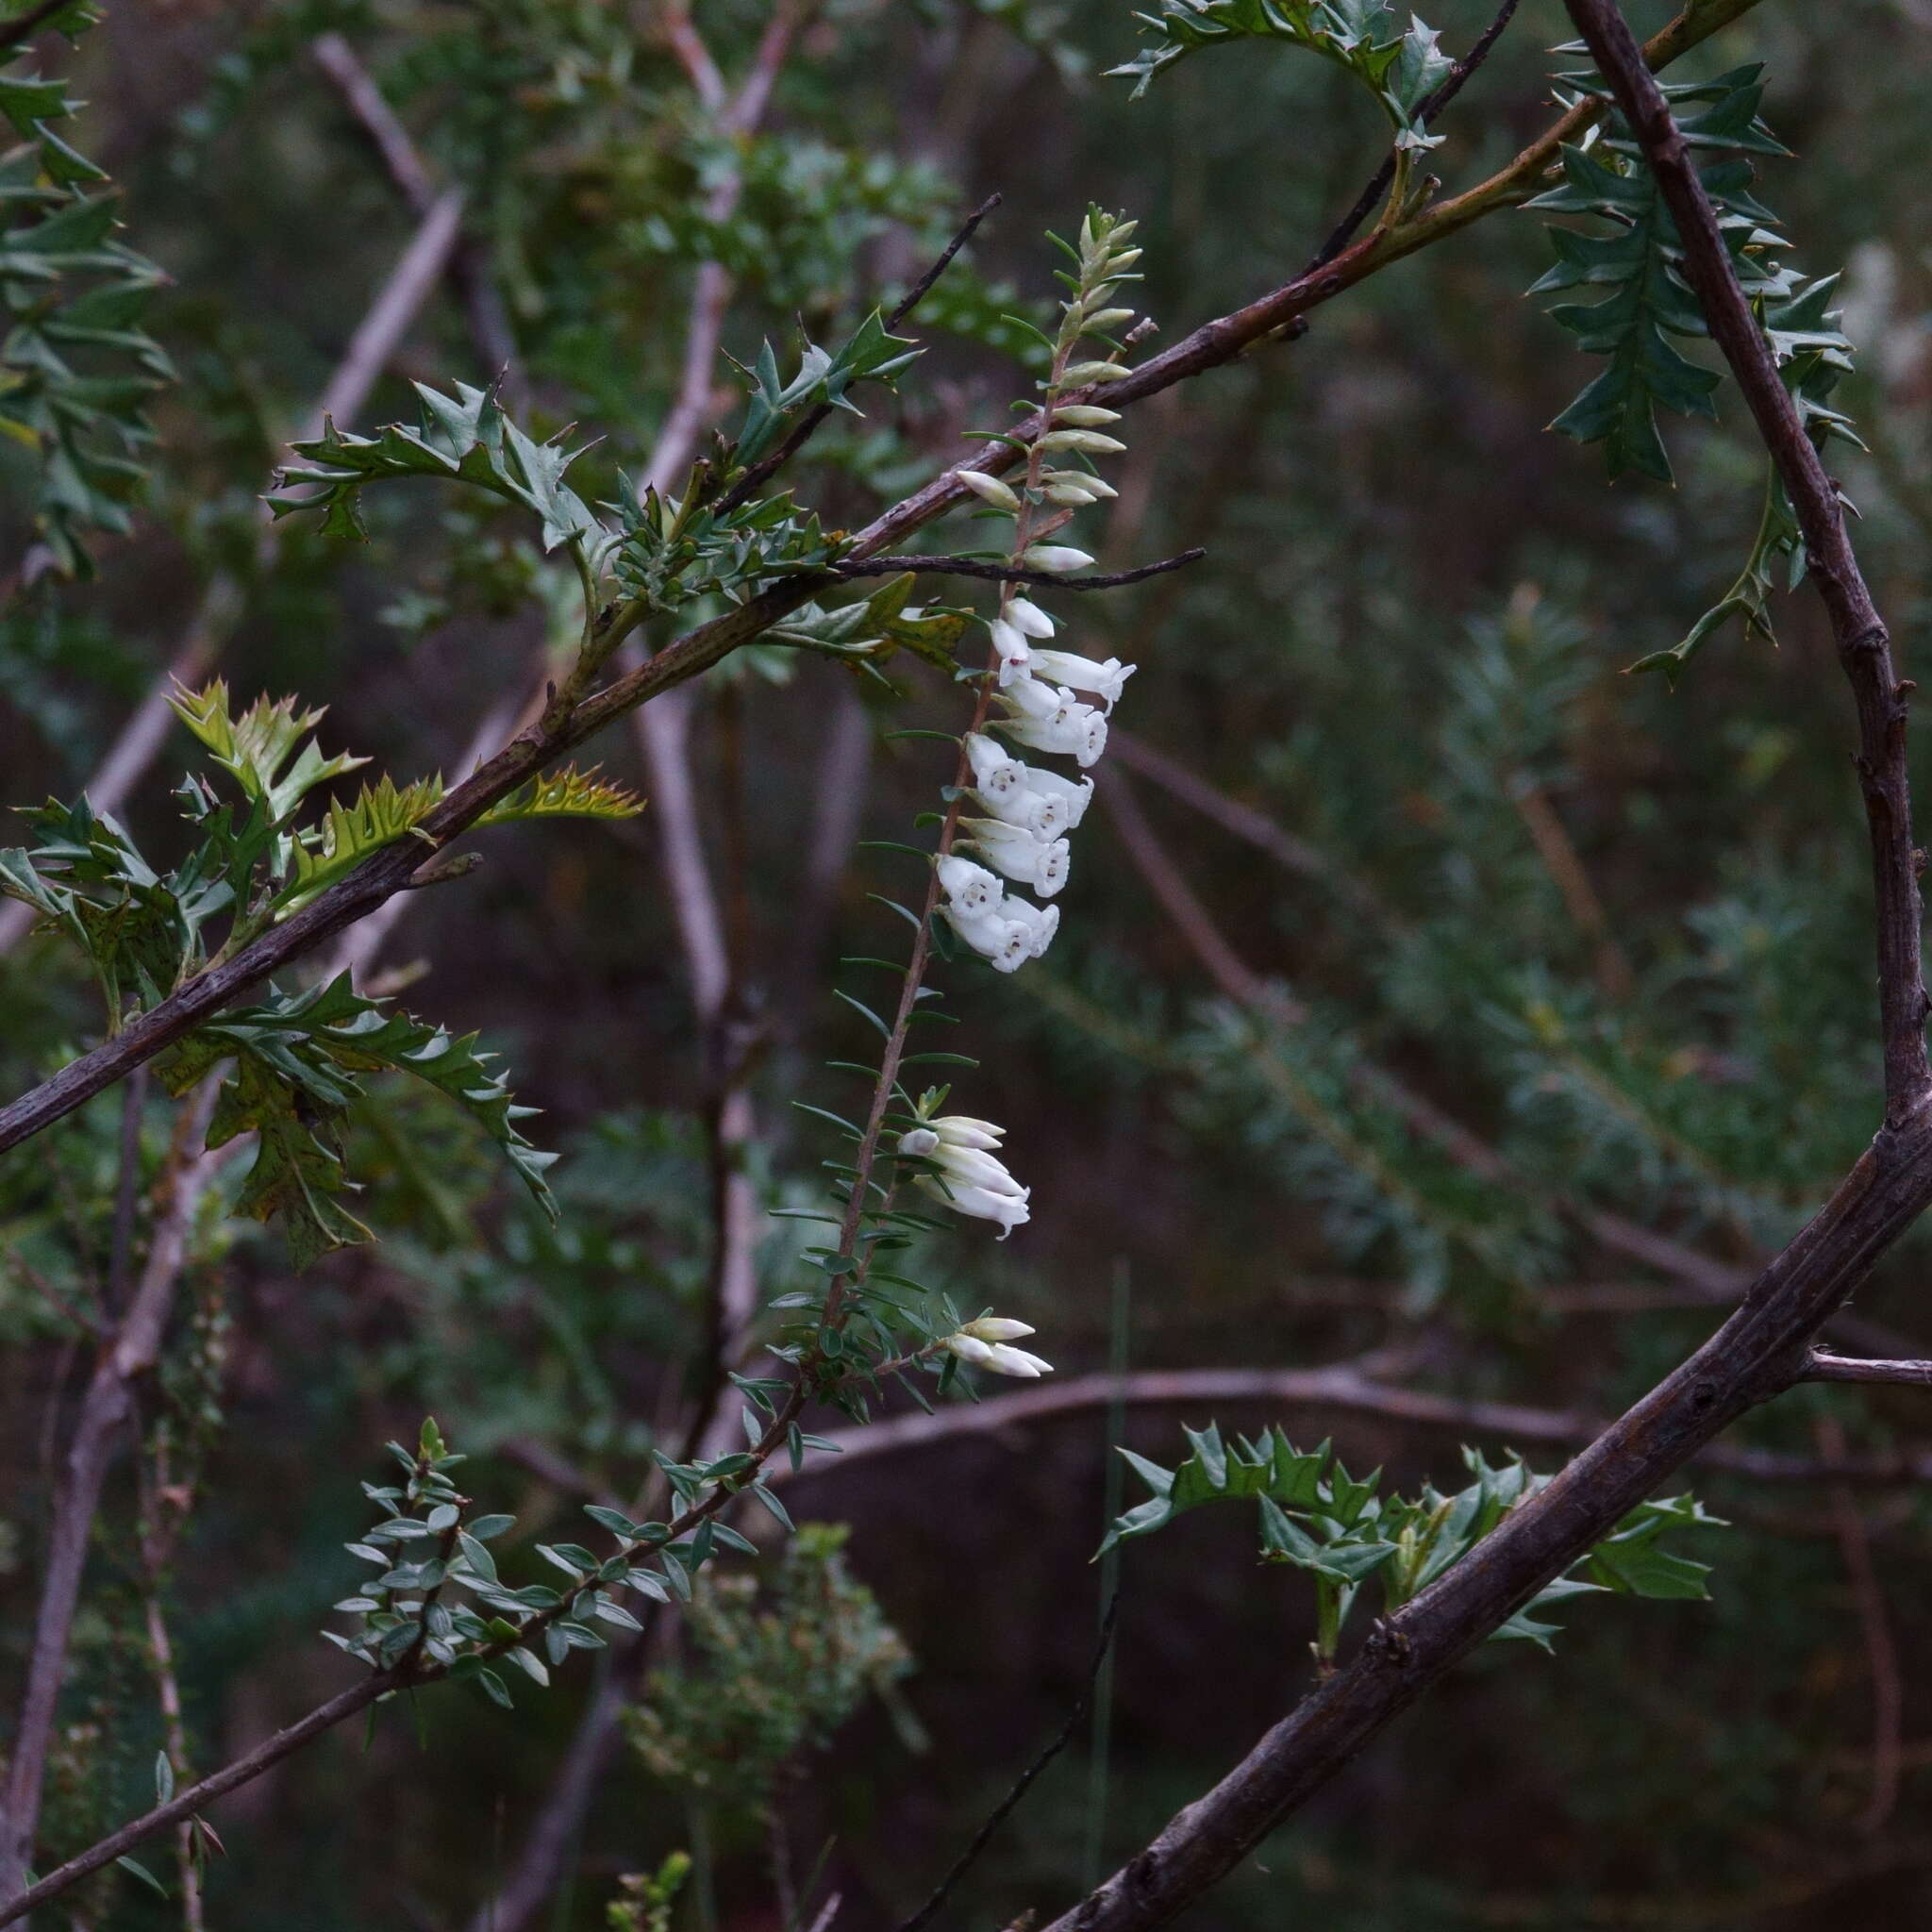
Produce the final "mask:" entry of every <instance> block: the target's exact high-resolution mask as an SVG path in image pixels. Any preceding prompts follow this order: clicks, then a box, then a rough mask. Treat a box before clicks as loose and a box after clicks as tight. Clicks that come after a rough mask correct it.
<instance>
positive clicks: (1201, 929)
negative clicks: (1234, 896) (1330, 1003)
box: [1098, 772, 1303, 1024]
mask: <svg viewBox="0 0 1932 1932" xmlns="http://www.w3.org/2000/svg"><path fill="white" fill-rule="evenodd" d="M1098 787H1099V791H1100V797H1101V802H1102V803H1103V804H1104V805H1105V806H1106V807H1107V809H1108V817H1109V818H1111V820H1112V821H1113V827H1114V831H1115V832H1116V833H1117V834H1118V835H1119V838H1120V841H1121V845H1122V847H1123V849H1124V851H1125V853H1126V855H1127V857H1128V858H1130V859H1132V861H1133V863H1134V869H1135V871H1137V872H1138V873H1139V874H1141V880H1142V882H1143V883H1144V884H1145V885H1146V887H1147V890H1148V891H1150V892H1152V893H1153V894H1154V896H1155V898H1156V900H1157V901H1158V903H1159V905H1160V908H1161V909H1162V911H1164V912H1165V913H1166V914H1167V916H1168V917H1169V918H1170V919H1171V920H1173V922H1174V924H1175V925H1176V926H1177V927H1178V928H1179V929H1180V932H1181V935H1182V937H1183V938H1185V939H1186V941H1187V942H1188V944H1189V946H1190V947H1191V949H1192V951H1193V954H1194V957H1195V958H1197V959H1198V960H1200V962H1201V964H1202V966H1203V967H1205V968H1206V969H1207V973H1208V977H1209V978H1210V979H1211V980H1213V982H1214V984H1215V985H1216V986H1218V987H1219V988H1220V989H1221V991H1223V992H1224V994H1226V996H1227V997H1228V998H1229V999H1231V1000H1233V1001H1234V1002H1235V1004H1236V1005H1237V1006H1242V1007H1246V1008H1249V1009H1250V1010H1252V1011H1254V1012H1257V1013H1263V1014H1266V1015H1268V1016H1269V1017H1270V1018H1272V1019H1274V1020H1277V1021H1281V1022H1283V1023H1285V1024H1292V1023H1293V1022H1295V1021H1297V1020H1300V1019H1301V1018H1302V1017H1303V1011H1302V1008H1300V1007H1298V1006H1297V1005H1295V1003H1294V1002H1293V1001H1292V1000H1290V999H1288V998H1287V997H1286V996H1285V995H1284V994H1282V993H1280V992H1279V991H1276V990H1275V989H1274V987H1272V986H1270V985H1269V983H1268V982H1267V981H1266V980H1265V979H1263V978H1262V977H1261V976H1260V974H1257V973H1256V972H1255V971H1254V969H1253V968H1252V967H1250V966H1249V965H1248V963H1247V961H1246V960H1244V959H1243V958H1241V956H1240V955H1239V954H1238V953H1237V952H1236V951H1235V950H1234V948H1233V947H1232V946H1231V945H1229V944H1228V942H1227V940H1226V938H1225V937H1224V935H1223V933H1222V930H1221V928H1220V927H1219V926H1218V925H1217V924H1215V923H1214V919H1213V915H1212V914H1211V913H1209V912H1208V908H1207V907H1205V906H1204V905H1202V903H1201V901H1200V899H1199V898H1198V897H1197V896H1196V894H1195V892H1194V889H1193V888H1192V887H1191V885H1189V883H1188V881H1187V879H1186V877H1185V876H1184V875H1183V874H1182V872H1181V869H1180V867H1179V866H1177V865H1176V864H1175V863H1174V860H1173V859H1172V858H1169V857H1168V855H1167V851H1166V849H1165V848H1164V847H1163V846H1162V845H1161V843H1160V841H1159V840H1158V839H1157V838H1156V837H1155V835H1154V827H1153V826H1152V825H1150V824H1148V823H1147V819H1146V815H1145V814H1144V813H1143V812H1142V811H1141V805H1140V801H1139V800H1138V799H1137V798H1136V797H1135V796H1134V793H1133V791H1132V790H1131V788H1130V787H1129V786H1128V784H1127V781H1126V780H1125V779H1124V778H1123V777H1122V776H1121V775H1120V774H1119V773H1118V772H1108V773H1107V774H1104V775H1103V776H1102V777H1101V778H1100V780H1099V781H1098Z"/></svg>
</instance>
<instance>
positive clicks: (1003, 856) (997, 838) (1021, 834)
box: [960, 819, 1074, 909]
mask: <svg viewBox="0 0 1932 1932" xmlns="http://www.w3.org/2000/svg"><path fill="white" fill-rule="evenodd" d="M960 824H961V825H962V826H963V828H964V830H965V832H966V835H967V837H968V838H970V839H971V840H972V841H973V843H974V846H975V847H977V848H978V850H979V852H980V854H981V856H982V857H983V858H985V860H986V862H987V863H988V864H989V865H990V866H991V867H992V869H993V870H994V871H995V872H999V873H1004V874H1006V875H1007V877H1008V878H1009V879H1017V880H1018V881H1019V882H1020V884H1022V885H1023V886H1031V887H1032V888H1033V890H1034V891H1036V892H1038V893H1039V894H1040V895H1041V898H1043V899H1051V898H1052V897H1053V896H1054V894H1055V893H1056V892H1058V891H1059V890H1060V888H1061V887H1062V886H1064V885H1065V884H1066V882H1067V874H1068V870H1069V868H1070V867H1071V865H1072V863H1073V857H1074V852H1073V847H1072V846H1070V845H1069V844H1068V843H1067V841H1065V840H1064V839H1052V840H1046V841H1041V840H1040V839H1037V838H1035V837H1034V835H1033V834H1032V833H1031V832H1029V831H1028V830H1027V829H1026V828H1025V827H1024V825H1009V824H1008V823H1007V822H1006V821H1005V820H1004V819H963V820H961V821H960ZM1002 909H1004V908H1002Z"/></svg>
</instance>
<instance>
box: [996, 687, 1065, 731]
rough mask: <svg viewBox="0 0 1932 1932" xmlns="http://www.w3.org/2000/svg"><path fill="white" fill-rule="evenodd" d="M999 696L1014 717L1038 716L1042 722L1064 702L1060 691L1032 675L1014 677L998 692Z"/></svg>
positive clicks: (1050, 716) (1052, 714)
mask: <svg viewBox="0 0 1932 1932" xmlns="http://www.w3.org/2000/svg"><path fill="white" fill-rule="evenodd" d="M1000 698H1001V701H1002V702H1003V703H1004V704H1006V705H1007V706H1008V708H1010V709H1011V710H1012V712H1013V714H1014V715H1015V716H1016V717H1025V718H1038V719H1041V721H1042V722H1043V721H1045V720H1047V719H1050V718H1052V717H1053V716H1054V715H1055V713H1056V712H1058V709H1059V708H1060V707H1061V705H1063V704H1064V703H1065V702H1066V699H1065V697H1064V695H1063V694H1062V693H1061V692H1059V691H1055V690H1053V689H1052V688H1051V687H1050V686H1048V685H1044V684H1041V681H1040V680H1039V679H1038V678H1037V677H1032V676H1027V677H1016V678H1015V679H1014V680H1013V681H1012V683H1011V684H1010V685H1008V687H1007V689H1006V690H1005V691H1002V692H1001V693H1000Z"/></svg>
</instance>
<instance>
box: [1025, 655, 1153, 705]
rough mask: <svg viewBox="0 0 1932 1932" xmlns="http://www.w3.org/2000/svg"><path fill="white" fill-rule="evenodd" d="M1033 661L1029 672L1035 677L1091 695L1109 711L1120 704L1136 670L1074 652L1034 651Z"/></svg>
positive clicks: (1131, 665) (1111, 660)
mask: <svg viewBox="0 0 1932 1932" xmlns="http://www.w3.org/2000/svg"><path fill="white" fill-rule="evenodd" d="M1032 658H1033V662H1032V667H1031V668H1032V670H1033V672H1034V675H1036V676H1039V677H1044V678H1046V679H1047V680H1049V682H1051V683H1054V684H1058V685H1064V686H1066V687H1067V688H1068V689H1069V690H1072V691H1092V692H1093V693H1094V694H1095V696H1096V697H1098V699H1099V700H1100V702H1101V703H1102V704H1103V705H1105V706H1106V708H1108V710H1109V711H1110V710H1112V709H1113V708H1114V706H1115V705H1117V704H1118V703H1119V702H1120V696H1121V692H1122V691H1124V689H1125V688H1126V682H1127V679H1128V678H1130V677H1131V676H1133V675H1134V673H1135V671H1136V670H1137V669H1138V668H1139V667H1138V666H1137V665H1133V664H1123V663H1122V662H1121V660H1120V659H1119V658H1108V659H1107V661H1106V662H1105V663H1102V662H1101V661H1100V660H1099V659H1098V658H1083V657H1081V656H1080V655H1079V654H1078V652H1076V651H1035V652H1034V653H1033V654H1032Z"/></svg>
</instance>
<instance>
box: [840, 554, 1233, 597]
mask: <svg viewBox="0 0 1932 1932" xmlns="http://www.w3.org/2000/svg"><path fill="white" fill-rule="evenodd" d="M1207 555H1208V553H1207V551H1205V550H1201V549H1194V550H1183V551H1182V552H1181V553H1180V554H1179V556H1177V557H1163V558H1161V559H1160V561H1159V562H1158V563H1143V564H1141V566H1140V568H1139V569H1137V570H1116V571H1108V572H1106V573H1104V574H1103V575H1099V576H1087V577H1074V576H1066V575H1062V574H1060V573H1059V572H1058V571H1051V570H1023V569H1020V568H1018V567H1017V566H1015V565H1013V564H1011V563H1002V562H998V561H994V560H990V559H987V558H978V557H868V558H864V559H863V560H861V561H858V562H842V561H841V562H839V563H835V564H832V565H830V566H828V568H829V569H830V571H831V573H832V575H834V576H840V577H891V576H898V575H901V574H903V573H904V572H906V571H908V570H911V571H926V572H930V573H931V574H932V575H935V576H948V577H981V578H984V579H985V580H986V581H988V582H989V583H995V584H1043V585H1045V586H1046V587H1047V588H1049V589H1051V590H1055V591H1117V590H1119V589H1120V587H1121V586H1122V585H1123V584H1138V583H1141V582H1142V581H1143V580H1144V579H1146V578H1148V577H1158V576H1165V575H1167V573H1168V572H1169V571H1171V570H1184V569H1186V567H1187V566H1188V565H1189V564H1191V563H1199V562H1200V560H1201V559H1202V558H1204V557H1206V556H1207Z"/></svg>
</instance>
